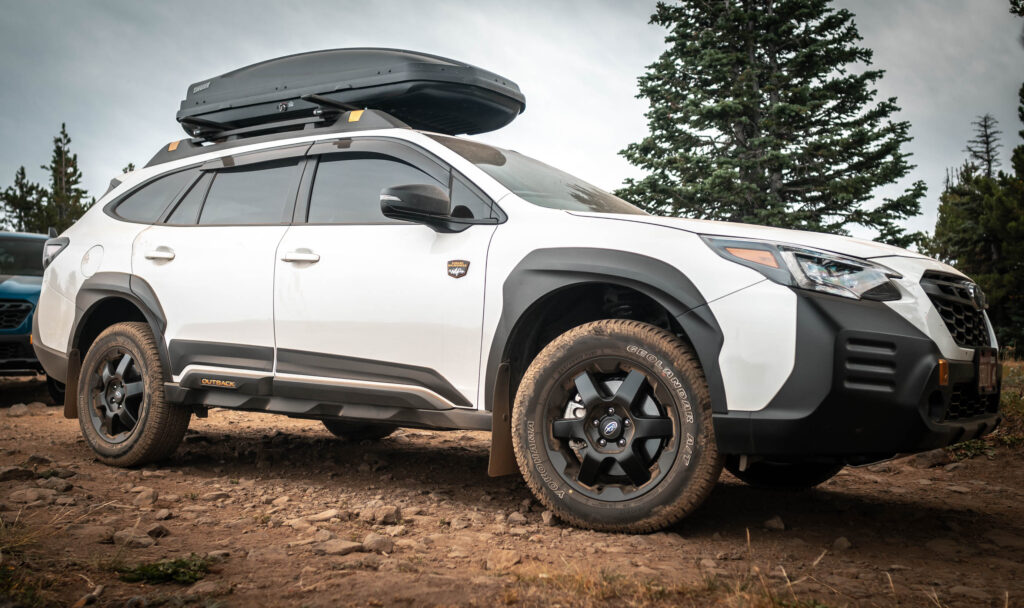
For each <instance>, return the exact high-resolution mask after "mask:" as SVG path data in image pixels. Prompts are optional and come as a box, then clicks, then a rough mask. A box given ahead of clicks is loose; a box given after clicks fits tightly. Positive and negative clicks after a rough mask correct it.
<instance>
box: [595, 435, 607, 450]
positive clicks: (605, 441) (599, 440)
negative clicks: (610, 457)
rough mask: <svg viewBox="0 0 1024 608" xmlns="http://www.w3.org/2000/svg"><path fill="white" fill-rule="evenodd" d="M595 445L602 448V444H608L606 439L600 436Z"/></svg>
mask: <svg viewBox="0 0 1024 608" xmlns="http://www.w3.org/2000/svg"><path fill="white" fill-rule="evenodd" d="M597 445H599V446H601V447H602V448H603V447H604V446H606V445H608V441H607V440H606V439H605V438H604V437H602V438H600V439H598V440H597Z"/></svg>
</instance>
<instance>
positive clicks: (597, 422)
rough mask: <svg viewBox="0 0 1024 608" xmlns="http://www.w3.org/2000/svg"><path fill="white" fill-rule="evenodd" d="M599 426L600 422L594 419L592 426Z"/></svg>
mask: <svg viewBox="0 0 1024 608" xmlns="http://www.w3.org/2000/svg"><path fill="white" fill-rule="evenodd" d="M599 424H601V421H600V420H598V419H597V418H594V426H598V425H599Z"/></svg>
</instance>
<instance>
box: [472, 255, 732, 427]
mask: <svg viewBox="0 0 1024 608" xmlns="http://www.w3.org/2000/svg"><path fill="white" fill-rule="evenodd" d="M586 283H610V284H614V285H620V286H623V287H629V288H631V289H635V290H637V291H639V292H640V293H643V294H644V295H646V296H648V297H650V298H651V299H653V300H655V301H656V302H658V303H659V304H660V305H661V306H663V307H664V308H665V309H666V310H668V311H669V313H670V314H671V315H672V316H673V317H675V318H676V320H677V321H678V322H679V323H680V325H681V326H682V328H683V331H684V332H685V333H686V335H687V337H688V338H689V339H690V341H691V343H692V344H693V346H694V349H695V350H696V351H697V356H698V358H699V359H700V362H701V366H702V367H703V369H704V374H705V376H706V377H707V381H708V388H709V390H710V392H711V402H712V407H713V409H714V411H716V412H718V411H721V412H724V411H726V408H727V404H726V398H725V385H724V384H723V382H722V375H721V372H719V369H718V355H719V353H720V352H721V349H722V342H723V337H722V330H721V328H719V326H718V322H717V321H716V320H715V317H714V315H713V314H712V312H711V310H710V309H709V308H708V307H707V306H705V300H704V296H703V295H702V294H701V293H700V291H699V290H698V289H697V287H696V286H695V285H694V284H693V282H692V281H690V279H688V278H687V277H686V275H684V274H683V273H682V272H680V271H679V269H677V268H675V267H673V266H671V265H669V264H666V263H665V262H662V261H661V260H657V259H655V258H651V257H647V256H644V255H640V254H637V253H630V252H626V251H619V250H614V249H597V248H583V247H580V248H574V247H567V248H554V249H538V250H535V251H533V252H531V253H530V254H529V255H527V256H526V257H524V258H523V260H522V261H521V262H519V264H517V265H516V267H515V268H514V269H513V270H512V272H510V273H509V275H508V278H506V279H505V283H504V285H503V287H502V295H503V301H502V311H501V318H500V319H499V321H498V327H497V329H496V330H495V333H494V337H493V339H492V341H491V346H490V349H489V351H488V357H487V368H486V373H485V376H484V378H485V380H484V381H485V387H487V390H485V394H486V397H487V403H486V405H485V407H486V409H487V410H490V409H491V408H492V401H493V395H492V390H490V389H491V388H492V387H494V386H495V381H496V379H497V376H498V368H499V366H500V365H501V363H502V362H504V361H506V360H508V357H509V352H508V349H509V346H510V345H509V338H510V336H511V335H512V334H513V332H514V331H515V329H516V328H517V325H518V324H519V323H521V321H522V319H523V317H524V315H526V314H527V312H528V311H529V310H530V309H531V307H532V306H533V305H535V304H536V303H537V302H539V301H540V300H541V299H542V298H544V297H545V296H547V295H549V294H552V293H554V292H556V291H558V290H560V289H563V288H565V287H568V286H571V285H581V284H586Z"/></svg>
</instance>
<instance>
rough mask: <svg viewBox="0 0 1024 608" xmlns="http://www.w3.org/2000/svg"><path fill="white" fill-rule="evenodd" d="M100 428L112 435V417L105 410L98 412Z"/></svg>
mask: <svg viewBox="0 0 1024 608" xmlns="http://www.w3.org/2000/svg"><path fill="white" fill-rule="evenodd" d="M100 429H101V430H102V431H103V432H104V433H106V434H107V435H108V436H110V437H113V436H114V417H113V416H111V415H110V413H108V412H107V411H106V410H104V411H102V412H100Z"/></svg>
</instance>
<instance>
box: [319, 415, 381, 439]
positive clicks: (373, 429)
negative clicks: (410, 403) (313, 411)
mask: <svg viewBox="0 0 1024 608" xmlns="http://www.w3.org/2000/svg"><path fill="white" fill-rule="evenodd" d="M323 423H324V427H326V428H327V430H328V431H330V432H331V434H332V435H334V436H335V437H340V438H342V439H345V440H346V441H361V440H363V439H366V440H368V441H377V440H378V439H384V438H385V437H387V436H388V435H390V434H391V433H394V432H395V431H396V430H397V429H398V427H397V426H395V425H393V424H381V423H378V422H347V421H345V420H324V421H323Z"/></svg>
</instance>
